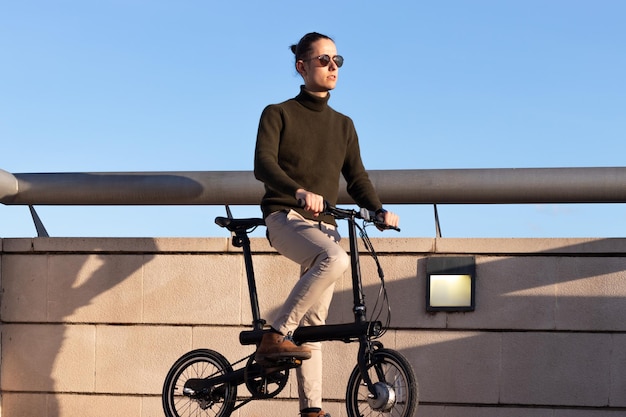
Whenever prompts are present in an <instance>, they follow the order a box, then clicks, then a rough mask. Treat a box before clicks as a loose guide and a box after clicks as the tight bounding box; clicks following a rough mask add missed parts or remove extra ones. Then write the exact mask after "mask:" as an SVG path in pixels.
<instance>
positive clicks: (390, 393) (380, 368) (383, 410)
mask: <svg viewBox="0 0 626 417" xmlns="http://www.w3.org/2000/svg"><path fill="white" fill-rule="evenodd" d="M367 372H368V375H369V377H370V379H371V381H372V384H373V385H374V389H375V391H376V398H370V397H372V396H371V393H370V391H369V389H368V388H367V386H366V385H365V383H364V382H363V377H362V376H361V372H360V370H359V367H358V365H357V366H356V367H355V368H354V370H353V371H352V374H351V375H350V379H349V380H348V388H347V391H346V408H347V411H348V416H349V417H363V416H365V417H373V416H385V415H386V416H389V415H393V416H394V417H413V415H414V414H415V412H416V410H417V403H418V396H419V392H418V386H417V380H416V378H415V374H414V372H413V368H412V367H411V364H410V363H409V362H408V361H407V360H406V359H405V358H404V356H402V355H401V354H400V353H398V352H396V351H394V350H391V349H379V350H376V351H375V352H374V353H373V355H372V360H371V363H370V364H369V365H368V367H367Z"/></svg>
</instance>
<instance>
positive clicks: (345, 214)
mask: <svg viewBox="0 0 626 417" xmlns="http://www.w3.org/2000/svg"><path fill="white" fill-rule="evenodd" d="M298 205H299V206H300V207H304V201H302V200H298ZM322 214H328V215H331V216H333V217H334V218H335V219H340V220H344V219H349V218H352V217H354V218H355V219H361V220H363V221H365V222H368V223H373V224H374V226H376V227H378V228H379V229H381V230H395V231H396V232H399V231H400V228H399V227H395V226H390V225H388V224H386V223H385V222H382V221H380V220H378V216H377V215H376V213H375V212H373V211H371V210H368V209H365V208H361V209H359V211H356V210H353V209H342V208H338V207H335V206H333V205H331V204H330V203H329V202H328V201H326V200H324V211H323V212H322Z"/></svg>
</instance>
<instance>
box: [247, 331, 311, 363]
mask: <svg viewBox="0 0 626 417" xmlns="http://www.w3.org/2000/svg"><path fill="white" fill-rule="evenodd" d="M290 339H291V338H289V337H286V336H283V335H282V334H280V333H274V332H269V333H265V334H264V335H263V338H262V339H261V343H260V344H259V347H258V349H257V350H256V354H255V355H254V359H255V360H256V361H257V362H266V361H277V360H280V359H287V358H295V359H300V360H305V359H310V358H311V349H309V348H308V347H306V346H298V345H296V344H295V343H293V342H292V341H291V340H290Z"/></svg>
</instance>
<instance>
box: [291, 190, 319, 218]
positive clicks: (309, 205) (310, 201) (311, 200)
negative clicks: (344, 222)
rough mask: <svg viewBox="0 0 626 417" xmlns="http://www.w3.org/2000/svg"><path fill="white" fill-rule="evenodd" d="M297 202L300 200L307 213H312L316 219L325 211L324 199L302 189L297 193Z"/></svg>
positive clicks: (299, 202)
mask: <svg viewBox="0 0 626 417" xmlns="http://www.w3.org/2000/svg"><path fill="white" fill-rule="evenodd" d="M296 200H298V204H299V205H300V207H302V208H304V209H305V210H306V211H310V212H311V213H313V214H314V215H315V216H316V217H317V216H318V215H319V214H320V213H322V212H323V211H324V209H325V207H324V197H322V196H321V195H319V194H315V193H312V192H310V191H307V190H305V189H304V188H300V189H298V190H297V191H296Z"/></svg>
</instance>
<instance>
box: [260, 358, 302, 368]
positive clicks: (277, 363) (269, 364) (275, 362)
mask: <svg viewBox="0 0 626 417" xmlns="http://www.w3.org/2000/svg"><path fill="white" fill-rule="evenodd" d="M257 363H258V364H259V365H260V366H262V367H263V368H265V369H266V371H270V370H271V371H274V370H280V369H285V368H297V367H298V366H300V365H302V359H297V358H293V357H288V358H277V359H269V358H265V359H263V360H260V361H257Z"/></svg>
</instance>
